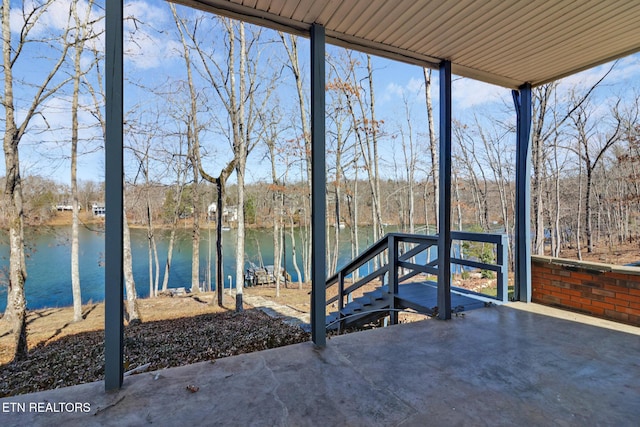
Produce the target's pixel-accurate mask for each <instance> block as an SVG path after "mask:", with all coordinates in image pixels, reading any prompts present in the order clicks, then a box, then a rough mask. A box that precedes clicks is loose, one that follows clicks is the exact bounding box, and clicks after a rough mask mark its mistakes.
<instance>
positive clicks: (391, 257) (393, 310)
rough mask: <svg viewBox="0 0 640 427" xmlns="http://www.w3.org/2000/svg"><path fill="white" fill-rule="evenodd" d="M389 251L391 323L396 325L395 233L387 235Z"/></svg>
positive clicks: (396, 242) (397, 289) (396, 254)
mask: <svg viewBox="0 0 640 427" xmlns="http://www.w3.org/2000/svg"><path fill="white" fill-rule="evenodd" d="M387 239H388V243H387V248H388V249H387V251H388V255H389V294H391V302H390V304H389V309H390V310H389V323H391V324H392V325H396V324H397V323H398V312H397V311H396V298H397V297H398V291H399V284H398V279H399V277H398V239H396V236H395V235H394V234H389V237H387Z"/></svg>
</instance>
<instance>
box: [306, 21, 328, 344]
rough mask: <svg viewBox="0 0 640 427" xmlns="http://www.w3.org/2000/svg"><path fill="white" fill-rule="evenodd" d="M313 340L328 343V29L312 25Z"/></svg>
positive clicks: (318, 342)
mask: <svg viewBox="0 0 640 427" xmlns="http://www.w3.org/2000/svg"><path fill="white" fill-rule="evenodd" d="M310 33H311V34H310V35H311V186H312V187H311V245H312V246H311V339H312V340H313V342H314V343H315V344H316V345H319V346H325V345H326V340H327V337H326V326H325V323H326V312H325V306H326V300H327V299H326V285H325V283H326V281H327V273H326V246H327V244H326V241H325V230H326V222H327V219H326V218H327V217H326V209H327V208H326V194H325V190H326V187H327V185H326V180H327V177H326V172H325V170H326V165H325V162H326V160H325V91H324V88H325V59H324V50H325V32H324V27H323V26H321V25H318V24H314V25H312V26H311V31H310Z"/></svg>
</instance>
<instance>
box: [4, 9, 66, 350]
mask: <svg viewBox="0 0 640 427" xmlns="http://www.w3.org/2000/svg"><path fill="white" fill-rule="evenodd" d="M53 3H54V2H53V1H45V2H28V3H22V10H17V9H11V2H10V1H9V0H3V1H2V9H1V10H0V13H1V14H2V16H1V19H2V65H3V69H2V72H3V77H4V91H3V93H2V97H1V99H0V101H1V102H0V104H2V106H3V107H4V110H5V120H4V127H5V129H4V138H3V149H4V158H5V170H6V178H5V188H4V196H5V198H6V200H7V201H8V209H7V211H8V212H7V214H8V215H7V216H8V222H9V251H10V252H9V286H8V292H7V308H6V310H5V314H4V317H3V320H4V321H5V322H7V323H8V325H9V326H10V328H11V330H12V334H13V343H14V353H13V354H14V360H21V359H24V358H26V357H27V331H26V300H25V296H24V284H25V281H26V280H27V269H26V265H25V252H24V251H25V244H24V210H23V196H22V177H21V175H20V155H19V151H18V147H19V144H20V141H21V140H22V138H23V137H24V135H25V133H26V132H27V129H28V128H29V125H30V123H31V121H32V120H33V119H34V117H36V116H37V115H39V114H41V108H42V106H43V104H44V103H45V101H46V100H47V99H49V98H50V97H51V96H52V95H54V94H55V93H56V92H57V91H58V90H59V89H60V88H61V87H62V86H64V85H65V84H66V83H67V82H68V81H69V79H68V78H67V79H56V77H57V76H58V73H59V71H60V70H61V68H62V65H63V64H64V62H65V58H66V56H67V52H68V50H69V46H70V45H69V43H67V38H68V36H69V31H70V28H71V25H70V16H71V13H69V20H68V21H67V23H66V26H65V29H64V30H63V31H62V34H61V35H60V37H59V39H58V42H59V45H60V46H61V48H60V50H59V51H58V56H57V58H51V59H50V60H48V61H47V64H48V65H49V66H50V68H49V69H48V71H45V72H44V73H43V75H44V77H43V79H42V81H41V82H39V83H36V82H20V81H17V80H16V79H15V78H14V75H13V69H14V67H15V66H16V63H17V62H18V60H19V59H20V55H21V54H22V53H23V52H24V49H25V48H26V47H27V46H28V45H29V44H30V43H31V42H40V43H45V44H46V43H48V42H49V41H48V40H35V39H31V32H32V30H34V27H35V26H36V24H37V23H38V22H39V19H40V18H41V17H42V16H43V15H44V14H45V13H46V12H47V11H48V10H49V7H50V6H51V5H52V4H53ZM12 10H13V11H15V12H16V17H17V19H11V15H12V13H11V12H12ZM69 12H71V11H69ZM12 22H14V23H15V22H19V25H20V27H19V28H14V29H13V30H12V28H11V24H12ZM13 34H18V38H17V40H16V39H14V38H13ZM53 38H54V40H51V42H53V43H55V42H56V40H55V36H53ZM32 44H33V43H32ZM36 44H39V43H36ZM16 84H19V85H20V87H23V88H25V89H27V88H28V89H29V90H32V92H31V95H30V101H28V102H27V105H23V106H18V105H17V104H18V101H19V99H17V98H16V97H14V86H15V85H16ZM17 109H20V110H22V113H21V114H20V115H19V119H21V120H22V121H21V122H19V123H18V122H16V119H17V117H16V110H17Z"/></svg>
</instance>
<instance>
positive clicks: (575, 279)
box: [531, 256, 640, 326]
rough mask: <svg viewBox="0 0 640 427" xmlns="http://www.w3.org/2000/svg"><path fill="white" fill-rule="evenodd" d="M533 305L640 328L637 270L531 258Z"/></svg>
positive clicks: (555, 259) (539, 257)
mask: <svg viewBox="0 0 640 427" xmlns="http://www.w3.org/2000/svg"><path fill="white" fill-rule="evenodd" d="M531 286H532V295H531V300H532V301H533V302H536V303H539V304H544V305H550V306H554V307H559V308H564V309H567V310H570V311H576V312H580V313H584V314H589V315H592V316H596V317H601V318H604V319H609V320H615V321H618V322H623V323H628V324H630V325H634V326H640V268H638V267H621V266H615V265H609V264H599V263H591V262H582V261H573V260H565V259H559V258H551V257H543V256H532V257H531Z"/></svg>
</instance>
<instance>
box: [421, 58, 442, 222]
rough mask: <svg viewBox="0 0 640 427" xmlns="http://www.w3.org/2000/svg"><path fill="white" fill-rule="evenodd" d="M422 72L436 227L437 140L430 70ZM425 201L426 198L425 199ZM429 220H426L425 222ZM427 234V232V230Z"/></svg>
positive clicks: (438, 183)
mask: <svg viewBox="0 0 640 427" xmlns="http://www.w3.org/2000/svg"><path fill="white" fill-rule="evenodd" d="M422 70H423V72H424V92H425V97H426V100H427V121H428V123H429V154H430V155H431V179H432V183H433V212H434V219H435V222H434V224H435V227H436V230H437V229H438V220H439V219H438V212H439V201H438V197H439V188H440V181H439V177H438V141H437V140H436V131H435V126H434V123H433V104H432V102H431V70H430V69H427V68H423V69H422ZM425 203H426V199H425ZM428 223H429V221H428V220H427V224H428ZM427 234H429V233H428V232H427Z"/></svg>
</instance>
